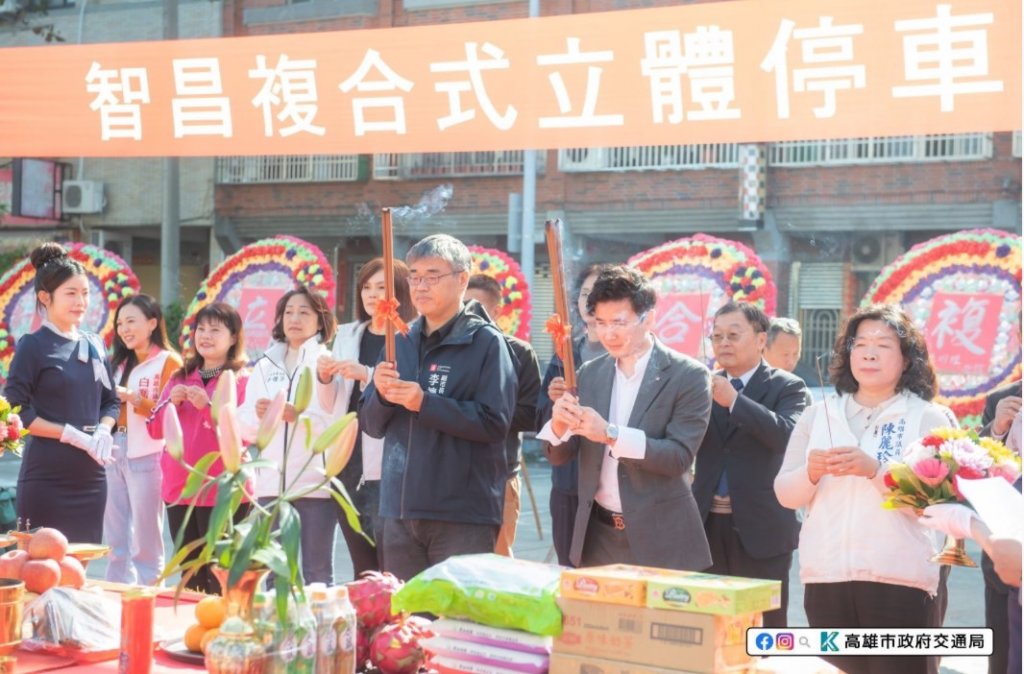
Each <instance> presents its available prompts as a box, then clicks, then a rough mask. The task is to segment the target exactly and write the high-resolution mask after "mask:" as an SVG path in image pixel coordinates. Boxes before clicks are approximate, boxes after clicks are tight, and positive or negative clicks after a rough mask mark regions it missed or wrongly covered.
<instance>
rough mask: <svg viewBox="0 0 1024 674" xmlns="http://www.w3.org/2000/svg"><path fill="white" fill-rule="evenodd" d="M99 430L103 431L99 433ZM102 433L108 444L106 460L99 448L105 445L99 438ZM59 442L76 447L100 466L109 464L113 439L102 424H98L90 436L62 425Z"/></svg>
mask: <svg viewBox="0 0 1024 674" xmlns="http://www.w3.org/2000/svg"><path fill="white" fill-rule="evenodd" d="M100 429H103V430H102V431H101V430H100ZM104 431H105V432H106V437H107V442H109V443H110V444H109V445H107V455H106V458H104V457H103V456H102V454H101V451H102V447H101V446H102V445H103V444H105V443H104V441H103V440H102V439H100V438H102V436H103V434H104ZM60 441H61V442H63V443H65V444H68V445H71V446H72V447H77V448H78V449H80V450H82V451H83V452H85V453H86V454H88V455H89V456H91V457H92V460H93V461H95V462H96V463H98V464H100V465H101V466H106V465H107V464H108V463H110V459H111V457H110V453H111V445H112V444H113V442H114V439H113V438H112V437H110V429H108V428H107V427H106V426H104V425H103V424H100V425H99V427H98V428H97V429H96V432H95V433H93V434H92V435H89V434H87V433H85V432H83V431H80V430H78V429H77V428H75V427H74V426H72V425H71V424H64V431H63V432H62V433H61V434H60Z"/></svg>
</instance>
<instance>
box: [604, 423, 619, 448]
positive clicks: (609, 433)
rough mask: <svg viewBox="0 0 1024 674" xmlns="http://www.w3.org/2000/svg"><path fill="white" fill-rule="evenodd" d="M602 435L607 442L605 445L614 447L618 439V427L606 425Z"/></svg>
mask: <svg viewBox="0 0 1024 674" xmlns="http://www.w3.org/2000/svg"><path fill="white" fill-rule="evenodd" d="M604 434H605V437H607V438H608V442H607V443H605V444H608V445H614V444H615V441H616V440H618V439H619V427H618V426H616V425H615V424H608V426H607V428H605V429H604Z"/></svg>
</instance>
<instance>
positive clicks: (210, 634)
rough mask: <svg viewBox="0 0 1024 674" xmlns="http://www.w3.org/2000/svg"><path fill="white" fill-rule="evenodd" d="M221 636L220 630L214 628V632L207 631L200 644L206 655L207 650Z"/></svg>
mask: <svg viewBox="0 0 1024 674" xmlns="http://www.w3.org/2000/svg"><path fill="white" fill-rule="evenodd" d="M218 634H220V630H219V629H217V628H216V627H214V628H213V629H212V630H206V634H204V635H203V640H202V641H200V642H199V649H200V650H201V651H202V652H203V653H204V654H205V653H206V648H207V647H208V646H209V645H210V642H211V641H213V640H214V639H216V638H217V635H218Z"/></svg>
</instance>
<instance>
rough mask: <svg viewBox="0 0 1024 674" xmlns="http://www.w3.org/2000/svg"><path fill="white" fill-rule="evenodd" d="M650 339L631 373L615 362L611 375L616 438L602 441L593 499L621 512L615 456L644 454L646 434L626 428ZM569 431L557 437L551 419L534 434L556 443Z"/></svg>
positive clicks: (610, 414) (648, 355)
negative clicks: (595, 490) (612, 374)
mask: <svg viewBox="0 0 1024 674" xmlns="http://www.w3.org/2000/svg"><path fill="white" fill-rule="evenodd" d="M652 351H653V343H652V344H651V347H648V349H647V351H646V352H645V353H644V354H643V355H641V356H640V357H639V358H637V359H636V363H635V364H634V365H633V375H632V376H626V373H625V372H623V371H622V369H621V368H620V367H619V363H618V362H617V361H616V363H615V379H614V380H613V381H612V393H611V402H610V403H609V406H608V423H610V424H615V425H616V426H618V427H619V439H618V440H616V441H615V446H614V447H613V446H611V445H604V450H605V451H604V457H603V459H602V460H601V475H600V477H599V478H598V482H597V493H596V494H594V500H596V501H597V502H598V503H600V504H601V506H602V507H603V508H606V509H608V510H611V511H612V512H617V513H620V512H622V498H621V497H620V495H619V459H642V458H644V456H646V454H647V434H646V433H644V432H643V431H642V430H640V429H639V428H629V427H628V426H626V424H628V423H629V417H630V415H631V414H632V413H633V405H634V404H636V396H637V394H638V393H640V385H641V384H642V383H643V380H644V372H645V371H646V370H647V363H648V362H649V361H650V360H651V352H652ZM572 435H573V433H572V431H567V432H566V433H565V435H563V436H562V437H561V438H559V437H556V436H555V434H554V432H553V431H552V430H551V421H550V420H549V421H548V422H547V423H546V424H544V428H542V429H541V431H540V433H538V434H537V438H538V439H539V440H543V441H545V442H549V443H551V444H552V445H553V446H556V447H557V446H558V445H560V444H562V443H563V442H565V441H566V440H568V439H569V438H570V437H571V436H572Z"/></svg>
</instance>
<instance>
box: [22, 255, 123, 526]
mask: <svg viewBox="0 0 1024 674" xmlns="http://www.w3.org/2000/svg"><path fill="white" fill-rule="evenodd" d="M31 259H32V266H33V267H35V269H36V278H35V291H36V306H37V307H38V309H39V311H40V312H42V314H43V325H42V327H40V328H39V329H38V330H36V331H35V332H33V333H31V334H28V335H25V336H24V337H22V338H21V339H20V340H18V345H17V347H16V348H15V352H14V360H13V361H12V362H11V371H10V376H9V377H8V379H7V385H6V388H5V390H4V392H5V394H6V396H7V399H8V400H9V401H10V403H11V405H21V418H22V419H23V420H24V423H25V427H26V428H27V429H28V431H29V434H30V437H29V438H28V441H27V442H26V443H25V452H24V455H23V456H22V461H21V472H20V474H19V475H18V493H17V511H18V517H19V518H20V519H21V523H22V525H23V526H30V527H32V528H35V527H53V528H54V529H58V530H59V531H61V532H62V533H63V534H64V535H65V536H67V538H68V540H69V541H71V542H74V543H100V542H102V540H103V508H104V505H105V504H106V500H107V477H106V471H105V469H104V466H106V464H108V463H110V462H111V460H112V450H113V439H112V436H111V429H112V428H113V427H114V424H115V423H116V420H117V415H118V411H119V408H120V402H119V401H118V399H117V394H116V392H115V390H114V383H113V376H112V373H111V371H110V362H109V361H108V360H107V357H106V350H105V348H104V345H103V341H102V340H101V339H100V338H99V337H98V336H96V335H94V334H87V333H84V332H81V331H80V330H79V327H80V326H81V324H82V319H84V318H85V314H86V310H87V309H88V308H89V282H88V280H87V278H86V276H85V270H84V269H83V268H82V265H81V264H79V263H78V262H76V261H75V260H72V259H71V258H70V257H68V254H67V251H65V250H64V248H63V247H61V246H60V244H57V243H44V244H43V245H41V246H39V247H38V248H36V249H35V250H33V251H32V257H31Z"/></svg>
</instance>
